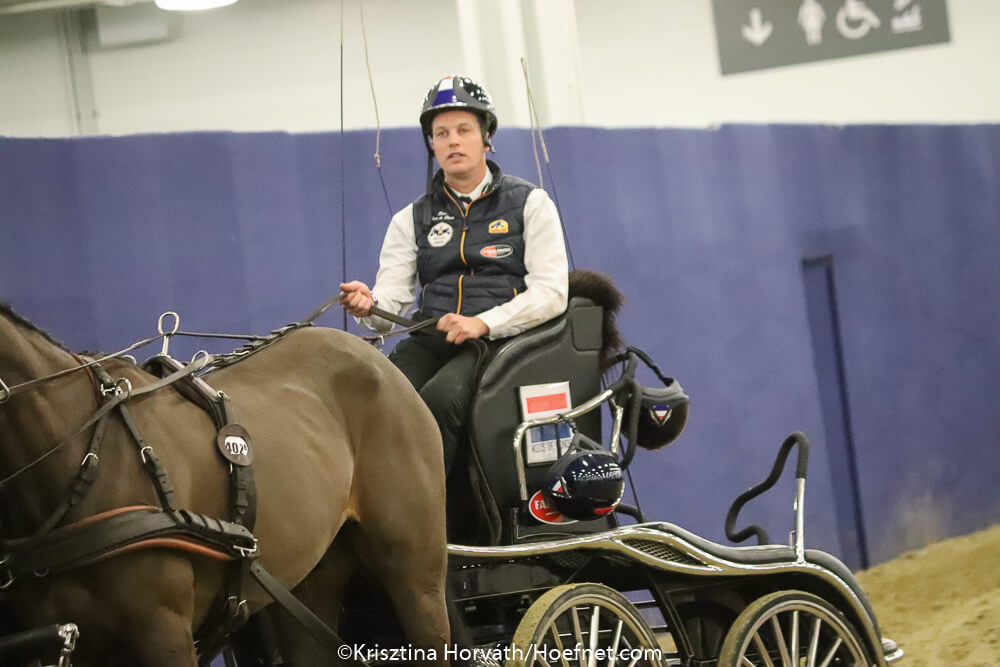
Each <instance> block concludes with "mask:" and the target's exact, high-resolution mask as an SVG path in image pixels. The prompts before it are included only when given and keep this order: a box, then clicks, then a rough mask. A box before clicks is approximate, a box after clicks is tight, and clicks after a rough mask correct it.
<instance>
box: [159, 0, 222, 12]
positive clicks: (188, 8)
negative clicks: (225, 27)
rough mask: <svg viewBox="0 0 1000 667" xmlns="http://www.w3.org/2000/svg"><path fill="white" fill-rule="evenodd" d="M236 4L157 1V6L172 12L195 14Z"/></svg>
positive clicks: (215, 0) (212, 0) (218, 0)
mask: <svg viewBox="0 0 1000 667" xmlns="http://www.w3.org/2000/svg"><path fill="white" fill-rule="evenodd" d="M235 2H236V0H156V6H157V7H159V8H160V9H169V10H171V11H181V12H195V11H199V10H202V9H215V8H216V7H225V6H227V5H232V4H234V3H235Z"/></svg>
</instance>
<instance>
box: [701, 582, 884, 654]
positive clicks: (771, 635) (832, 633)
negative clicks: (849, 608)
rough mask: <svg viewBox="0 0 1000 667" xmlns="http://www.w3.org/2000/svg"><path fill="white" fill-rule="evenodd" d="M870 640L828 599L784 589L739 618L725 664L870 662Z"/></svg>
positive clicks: (724, 648) (726, 649) (725, 645)
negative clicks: (867, 645) (864, 638)
mask: <svg viewBox="0 0 1000 667" xmlns="http://www.w3.org/2000/svg"><path fill="white" fill-rule="evenodd" d="M871 664H872V662H871V660H870V659H869V657H868V651H867V650H866V649H865V642H864V640H863V639H862V638H861V637H860V636H859V635H858V633H857V632H856V631H855V630H854V628H853V627H852V626H851V624H850V623H849V622H848V621H847V619H846V618H844V616H843V615H842V614H841V613H840V612H838V611H837V610H836V608H834V606H833V605H831V604H830V603H829V602H827V601H826V600H824V599H822V598H820V597H818V596H816V595H812V594H811V593H805V592H802V591H780V592H777V593H771V594H770V595H765V596H764V597H762V598H760V599H758V600H755V601H754V602H753V603H752V604H751V605H750V606H748V607H747V608H746V609H744V610H743V612H742V613H741V614H740V615H739V616H737V617H736V620H735V621H734V622H733V627H732V628H731V629H730V630H729V633H728V634H727V635H726V639H725V641H723V643H722V653H721V655H720V656H719V667H869V666H870V665H871Z"/></svg>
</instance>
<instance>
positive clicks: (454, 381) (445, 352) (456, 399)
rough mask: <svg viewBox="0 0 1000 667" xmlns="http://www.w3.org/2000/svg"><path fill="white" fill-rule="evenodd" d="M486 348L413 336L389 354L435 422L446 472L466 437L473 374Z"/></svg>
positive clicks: (472, 343) (431, 337) (390, 359)
mask: <svg viewBox="0 0 1000 667" xmlns="http://www.w3.org/2000/svg"><path fill="white" fill-rule="evenodd" d="M484 344H485V345H484ZM488 346H490V343H487V342H486V341H485V340H484V341H481V342H469V343H465V344H463V345H453V344H452V343H449V342H448V341H446V340H445V339H444V337H443V336H437V335H434V334H414V335H412V336H410V337H409V338H407V339H405V340H403V341H400V343H399V344H398V345H396V348H395V349H394V350H393V351H392V352H391V353H390V354H389V361H391V362H392V363H394V364H395V365H396V367H397V368H399V370H401V371H403V374H404V375H406V377H407V378H408V379H409V380H410V383H411V384H412V385H413V386H414V388H415V389H416V390H417V391H418V392H420V397H421V398H423V399H424V403H426V404H427V407H429V408H430V410H431V413H432V414H433V415H434V419H436V420H437V423H438V428H439V429H440V430H441V440H442V441H443V445H444V468H445V471H448V470H450V469H451V464H452V462H453V461H454V460H455V454H456V452H458V448H459V446H460V444H461V442H462V440H463V439H464V438H465V437H466V436H465V433H466V424H467V422H468V417H469V409H470V407H471V405H472V393H473V391H474V390H475V384H476V370H477V366H478V362H479V358H480V356H481V355H482V354H483V353H484V352H485V349H486V348H487V347H488Z"/></svg>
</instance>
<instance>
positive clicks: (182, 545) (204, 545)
mask: <svg viewBox="0 0 1000 667" xmlns="http://www.w3.org/2000/svg"><path fill="white" fill-rule="evenodd" d="M151 547H166V548H174V549H183V550H185V551H193V552H195V553H198V554H200V555H203V556H207V557H209V558H214V559H216V560H236V559H241V560H242V559H250V558H256V556H257V540H256V538H255V537H254V536H253V535H252V534H251V533H250V531H248V530H247V529H246V528H245V527H243V526H240V525H238V524H235V523H231V522H229V521H222V520H220V519H214V518H212V517H209V516H205V515H203V514H196V513H194V512H189V511H187V510H180V511H176V512H164V511H162V510H160V509H158V508H155V507H150V506H145V505H143V506H136V507H123V508H118V509H116V510H112V511H109V512H105V513H103V514H97V515H94V516H92V517H88V518H87V519H84V520H83V521H78V522H76V523H74V524H70V525H68V526H64V527H61V528H57V529H56V530H54V531H53V532H52V533H50V534H49V536H48V537H47V538H46V540H45V541H44V542H43V543H42V544H40V545H38V546H37V547H36V548H35V549H34V550H33V551H31V552H18V553H15V554H12V555H11V557H9V558H8V562H7V564H6V567H7V568H8V570H9V572H10V574H11V575H13V576H14V577H15V578H16V577H19V576H23V575H26V574H28V573H30V572H36V573H41V572H61V571H65V570H71V569H74V568H77V567H83V566H85V565H90V564H93V563H96V562H99V561H102V560H105V559H107V558H110V557H112V556H115V555H119V554H122V553H125V552H127V551H131V550H135V549H141V548H151Z"/></svg>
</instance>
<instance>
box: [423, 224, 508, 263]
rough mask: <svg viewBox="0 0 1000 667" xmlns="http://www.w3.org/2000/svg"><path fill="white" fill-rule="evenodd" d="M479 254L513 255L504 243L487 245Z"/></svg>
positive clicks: (486, 255)
mask: <svg viewBox="0 0 1000 667" xmlns="http://www.w3.org/2000/svg"><path fill="white" fill-rule="evenodd" d="M431 231H433V230H431ZM479 254H480V255H482V256H483V257H490V258H492V259H503V258H504V257H510V256H511V255H513V254H514V248H512V247H511V246H509V245H506V244H499V245H488V246H486V247H485V248H483V249H482V250H480V251H479Z"/></svg>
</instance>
